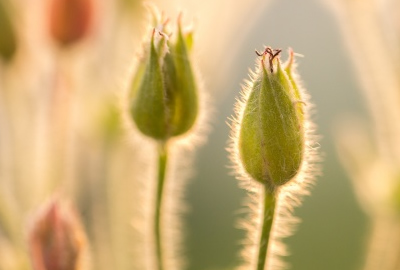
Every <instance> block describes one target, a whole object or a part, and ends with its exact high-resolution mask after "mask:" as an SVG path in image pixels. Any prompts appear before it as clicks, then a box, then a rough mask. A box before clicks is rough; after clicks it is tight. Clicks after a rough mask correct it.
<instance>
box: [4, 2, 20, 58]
mask: <svg viewBox="0 0 400 270" xmlns="http://www.w3.org/2000/svg"><path fill="white" fill-rule="evenodd" d="M16 50H17V38H16V35H15V29H14V26H13V23H12V18H11V16H10V13H9V10H8V9H7V5H6V3H4V1H3V0H0V57H1V58H2V59H3V60H4V61H5V62H8V61H10V60H11V59H12V57H13V56H14V54H15V52H16Z"/></svg>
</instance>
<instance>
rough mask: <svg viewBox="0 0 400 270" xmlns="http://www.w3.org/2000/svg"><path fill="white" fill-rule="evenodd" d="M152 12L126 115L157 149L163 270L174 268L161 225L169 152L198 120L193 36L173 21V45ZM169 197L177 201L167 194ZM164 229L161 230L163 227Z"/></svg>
mask: <svg viewBox="0 0 400 270" xmlns="http://www.w3.org/2000/svg"><path fill="white" fill-rule="evenodd" d="M157 13H158V12H157V11H156V10H153V16H154V21H155V22H154V25H153V27H154V28H153V30H152V31H151V38H150V41H149V42H148V41H147V42H146V49H145V52H144V55H143V57H142V58H141V59H140V62H139V63H138V65H137V71H136V74H135V75H134V78H133V82H132V87H131V89H130V91H131V93H130V95H129V96H130V98H131V99H132V101H131V107H130V113H131V116H132V119H133V122H134V123H135V126H136V127H137V129H138V130H139V131H140V132H141V133H142V134H144V135H145V136H147V137H150V138H152V139H153V140H154V142H155V143H156V144H157V151H158V161H157V165H156V166H155V167H158V173H157V183H156V192H155V194H156V195H155V206H154V207H155V209H154V225H153V230H154V231H153V236H154V244H155V247H154V254H155V255H154V257H155V266H154V268H156V269H159V270H163V269H169V268H170V267H171V268H174V267H176V266H173V267H172V266H170V267H167V265H168V262H167V261H168V260H167V256H166V255H165V250H166V244H165V242H166V241H173V239H172V237H168V238H167V237H166V233H165V230H164V229H163V226H162V225H163V224H164V223H163V220H165V214H164V212H165V211H163V210H164V209H165V206H164V205H165V201H166V198H165V197H166V196H167V192H166V185H167V184H168V183H167V181H176V179H170V178H171V177H170V175H171V174H169V173H168V171H169V170H170V169H171V168H170V167H169V166H168V164H169V155H170V151H171V150H170V149H171V148H174V147H176V141H178V140H180V139H181V138H182V136H185V135H187V133H189V132H193V126H194V125H195V123H196V121H197V119H198V114H199V113H198V110H199V109H198V108H199V101H198V86H197V85H198V84H197V82H196V78H195V74H194V72H193V67H192V62H191V59H190V56H189V51H190V48H191V46H192V33H191V32H186V33H184V32H183V31H182V26H181V17H179V19H178V22H177V31H176V34H175V37H173V38H175V41H172V40H171V39H170V37H169V35H170V34H169V32H168V31H169V30H167V29H166V28H167V24H168V21H167V20H166V21H164V20H163V19H162V18H160V17H159V16H158V15H157ZM169 196H176V195H175V194H169ZM164 227H165V226H164Z"/></svg>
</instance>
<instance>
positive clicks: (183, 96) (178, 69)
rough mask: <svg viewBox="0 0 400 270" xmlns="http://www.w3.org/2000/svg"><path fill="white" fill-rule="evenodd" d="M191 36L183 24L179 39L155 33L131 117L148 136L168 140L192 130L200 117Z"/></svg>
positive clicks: (136, 82) (138, 80)
mask: <svg viewBox="0 0 400 270" xmlns="http://www.w3.org/2000/svg"><path fill="white" fill-rule="evenodd" d="M191 42H192V38H191V33H189V34H183V32H182V30H181V24H180V21H179V22H178V31H177V34H176V40H175V41H174V42H171V41H170V40H169V37H168V36H167V35H166V34H165V33H163V32H161V31H158V30H156V29H154V30H153V33H152V36H151V40H150V42H149V44H148V48H147V50H146V53H145V56H144V57H143V59H142V61H141V62H140V63H139V64H138V67H137V71H136V73H137V74H135V76H134V78H133V81H132V87H131V99H132V102H131V114H132V117H133V120H134V122H135V124H136V126H137V128H138V129H139V130H140V131H141V132H142V133H143V134H145V135H147V136H149V137H151V138H154V139H157V140H167V139H168V138H170V137H173V136H179V135H182V134H184V133H186V132H187V131H189V130H190V129H191V127H192V126H193V125H194V123H195V121H196V118H197V114H198V97H197V86H196V80H195V76H194V73H193V69H192V65H191V62H190V59H189V49H190V47H191Z"/></svg>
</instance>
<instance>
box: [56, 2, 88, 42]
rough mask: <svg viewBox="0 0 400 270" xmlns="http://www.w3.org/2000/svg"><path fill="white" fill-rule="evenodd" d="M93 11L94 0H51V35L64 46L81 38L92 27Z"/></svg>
mask: <svg viewBox="0 0 400 270" xmlns="http://www.w3.org/2000/svg"><path fill="white" fill-rule="evenodd" d="M92 13H93V3H92V0H51V2H50V35H51V37H52V38H53V39H54V40H55V41H56V42H57V43H59V44H60V45H64V46H65V45H70V44H73V43H75V42H77V41H79V40H81V39H82V38H84V37H85V36H86V35H87V33H88V31H89V29H90V26H91V22H92V15H93V14H92Z"/></svg>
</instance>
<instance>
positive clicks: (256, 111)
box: [230, 47, 316, 270]
mask: <svg viewBox="0 0 400 270" xmlns="http://www.w3.org/2000/svg"><path fill="white" fill-rule="evenodd" d="M280 53H281V50H272V49H271V48H270V47H266V48H265V50H264V52H263V53H258V52H257V55H259V56H260V57H261V60H260V62H259V65H258V67H257V70H256V71H255V72H254V73H252V74H251V81H250V82H247V86H246V87H245V88H244V89H243V91H242V99H241V100H240V101H239V102H238V103H237V104H236V117H235V119H234V120H233V124H232V136H231V137H232V139H231V145H230V152H231V159H232V161H233V163H234V166H235V170H236V172H237V174H238V176H239V178H240V179H243V180H244V182H242V183H243V184H242V186H243V187H244V188H245V189H247V190H248V191H249V193H250V194H251V197H253V198H254V202H252V204H254V205H253V206H252V207H251V208H253V207H254V208H255V213H252V216H253V215H254V216H255V217H252V222H254V224H255V225H256V226H255V227H254V226H250V229H249V231H248V237H249V238H250V239H251V240H250V243H257V244H251V245H249V247H248V249H247V251H245V252H246V253H247V254H246V253H245V256H246V257H247V258H246V259H247V265H246V266H244V267H245V268H244V269H257V270H263V269H268V270H269V269H276V267H278V266H279V265H280V261H279V259H278V257H277V256H276V255H284V250H283V249H282V246H280V245H281V243H278V242H279V239H280V238H281V237H283V236H284V235H287V234H289V230H290V229H289V228H288V227H287V226H288V225H289V224H288V223H290V222H291V221H289V220H292V219H291V217H290V216H291V214H290V213H291V208H292V207H293V205H294V204H295V205H296V204H299V197H300V196H301V195H303V194H304V193H305V190H304V188H306V186H307V185H308V184H310V183H311V182H312V179H313V174H314V173H315V172H314V169H315V168H314V166H313V163H314V161H315V158H316V156H315V154H316V153H315V148H314V147H313V145H314V143H315V142H314V137H313V135H312V132H313V131H314V127H313V125H312V124H311V122H310V120H309V112H308V110H306V109H307V108H306V104H307V106H309V102H308V97H307V94H306V93H305V90H304V89H303V88H301V87H300V85H299V84H300V83H299V78H298V75H297V74H296V73H295V70H294V68H295V67H294V65H295V64H294V53H293V52H292V51H290V58H289V60H288V62H287V63H286V64H285V65H284V67H282V64H281V62H280V59H279V54H280ZM254 219H258V220H254ZM284 220H286V221H284ZM258 222H259V224H257V223H258ZM257 238H258V239H257Z"/></svg>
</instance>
